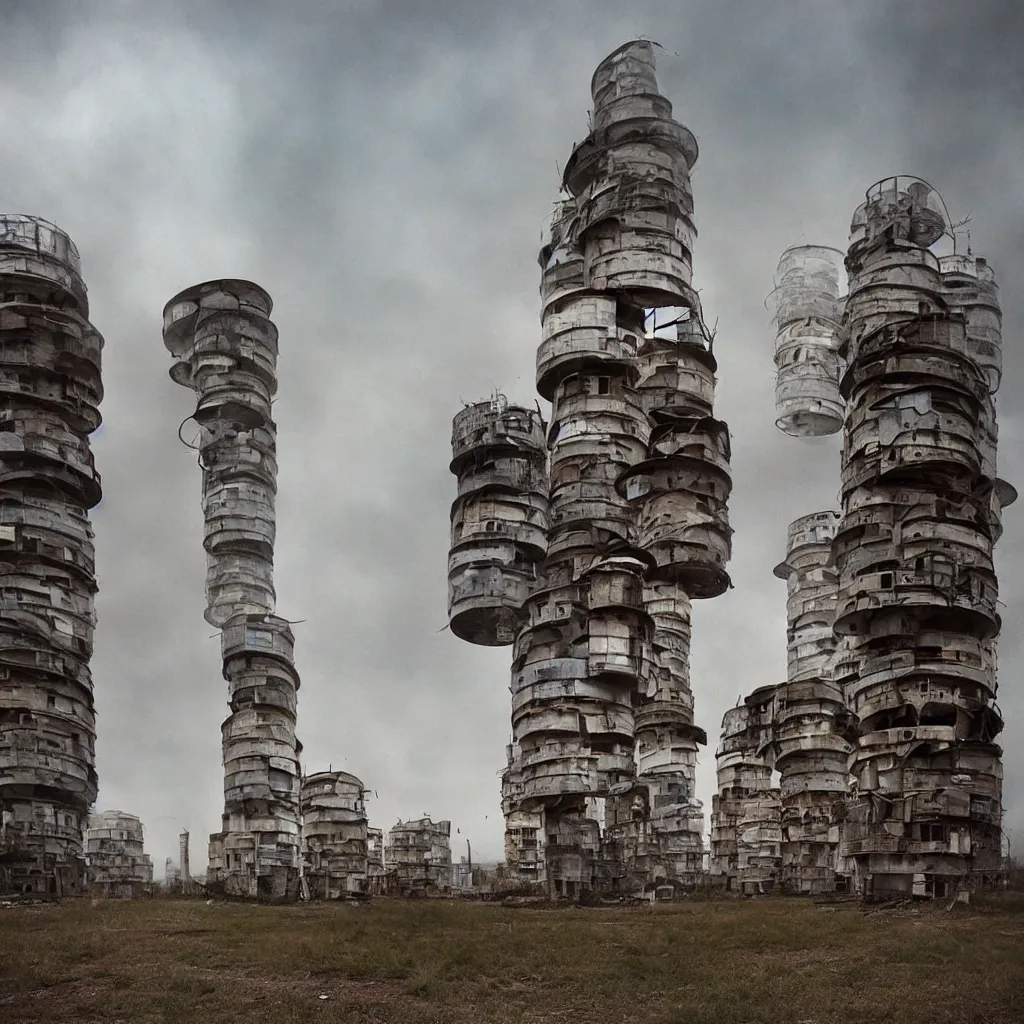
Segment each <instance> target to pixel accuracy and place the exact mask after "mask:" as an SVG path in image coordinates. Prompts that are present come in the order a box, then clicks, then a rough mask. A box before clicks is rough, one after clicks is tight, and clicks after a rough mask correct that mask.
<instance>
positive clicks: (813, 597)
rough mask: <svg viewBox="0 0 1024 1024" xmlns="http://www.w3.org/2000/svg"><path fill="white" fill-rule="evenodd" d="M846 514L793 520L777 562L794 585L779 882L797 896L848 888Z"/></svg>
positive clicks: (777, 711)
mask: <svg viewBox="0 0 1024 1024" xmlns="http://www.w3.org/2000/svg"><path fill="white" fill-rule="evenodd" d="M839 518H840V516H839V513H838V512H833V511H825V512H814V513H812V514H811V515H807V516H802V517H801V518H799V519H797V520H795V521H794V522H792V523H790V526H789V537H788V544H787V551H786V560H785V561H784V562H781V563H780V564H779V565H777V566H776V567H775V575H776V576H778V577H779V578H780V579H784V580H786V583H787V588H788V599H787V602H786V611H787V614H786V618H787V626H788V649H787V654H788V658H787V661H788V668H787V680H786V682H785V683H783V684H781V685H780V686H779V687H777V689H776V693H775V707H774V714H773V723H772V729H771V741H772V742H771V755H770V760H771V763H772V764H773V766H774V767H775V768H776V769H777V770H778V772H779V775H780V781H779V786H780V790H781V801H782V821H781V825H782V869H781V875H780V882H781V885H782V887H783V889H785V890H786V891H788V892H793V893H810V894H817V893H822V892H833V891H835V889H836V888H837V887H838V888H840V889H845V888H846V878H845V875H844V873H843V872H842V871H840V870H839V867H840V865H839V863H838V858H839V826H840V822H841V820H842V816H843V807H844V805H845V801H846V798H847V793H848V789H849V786H848V781H849V775H848V770H847V759H848V757H849V754H850V750H851V744H850V733H851V724H852V723H851V722H850V716H849V714H848V712H847V710H846V704H845V701H844V699H843V692H842V689H841V687H840V686H839V685H838V684H837V683H836V682H835V681H834V679H833V671H832V670H833V654H834V651H835V637H834V634H833V631H832V625H833V621H834V619H835V609H836V588H837V583H838V580H837V578H836V573H835V570H834V568H833V566H832V541H833V538H834V537H835V532H836V527H837V525H838V523H839Z"/></svg>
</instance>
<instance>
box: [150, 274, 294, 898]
mask: <svg viewBox="0 0 1024 1024" xmlns="http://www.w3.org/2000/svg"><path fill="white" fill-rule="evenodd" d="M271 308H272V303H271V300H270V296H269V295H267V293H266V292H265V291H263V289H262V288H260V287H258V286H257V285H254V284H252V283H251V282H248V281H236V280H221V281H210V282H207V283H205V284H200V285H196V286H194V287H192V288H189V289H187V290H185V291H183V292H181V293H180V294H179V295H177V296H175V297H174V298H173V299H171V301H170V302H168V303H167V305H166V307H165V308H164V343H165V345H166V346H167V348H168V349H169V351H170V352H171V354H172V355H174V356H175V357H176V359H177V360H178V361H177V362H176V363H175V364H174V366H173V367H172V368H171V378H172V379H173V380H174V381H175V382H176V383H178V384H182V385H184V386H187V387H191V388H192V389H193V390H194V391H195V392H196V396H197V403H196V411H195V413H194V414H193V418H194V419H195V420H196V422H197V424H198V425H199V455H200V465H201V466H202V469H203V515H204V520H205V539H204V547H205V549H206V553H207V580H206V596H207V609H206V619H207V621H208V622H210V623H211V624H212V625H214V626H217V627H219V628H221V630H222V632H221V655H222V658H223V663H224V678H225V680H226V681H227V683H228V700H229V704H230V709H231V714H230V716H229V717H228V718H227V720H226V721H225V722H224V724H223V726H222V727H221V735H222V746H223V756H224V773H225V774H224V816H223V822H224V824H223V832H221V833H217V834H214V835H213V836H211V840H210V844H211V845H210V849H211V855H210V864H211V874H212V875H213V876H214V877H213V878H212V879H211V880H212V881H214V882H216V883H218V884H223V885H224V888H225V890H226V891H227V892H229V893H233V894H237V895H253V896H254V895H257V894H260V895H262V894H267V895H284V894H285V893H289V892H291V891H292V890H293V889H294V888H295V886H296V885H297V879H298V856H299V842H300V839H299V805H298V802H299V766H298V753H299V751H300V750H301V745H300V744H299V743H298V742H297V740H296V738H295V706H296V693H297V690H298V688H299V676H298V673H297V672H296V671H295V662H294V651H293V648H294V638H293V636H292V632H291V629H290V627H289V625H288V623H287V621H285V620H284V619H282V618H280V617H278V616H277V615H275V614H274V600H275V595H274V586H273V564H274V563H273V559H274V532H275V520H274V500H275V495H276V490H277V457H276V433H277V428H276V426H275V424H274V421H273V419H272V418H271V401H272V399H273V395H274V393H275V391H276V390H277V375H276V362H277V328H276V327H275V326H274V324H273V323H272V322H271V321H270V319H269V317H270V312H271Z"/></svg>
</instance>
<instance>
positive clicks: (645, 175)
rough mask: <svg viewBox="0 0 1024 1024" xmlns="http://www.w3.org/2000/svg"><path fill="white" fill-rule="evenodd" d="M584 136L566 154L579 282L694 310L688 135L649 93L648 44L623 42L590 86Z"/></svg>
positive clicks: (641, 301)
mask: <svg viewBox="0 0 1024 1024" xmlns="http://www.w3.org/2000/svg"><path fill="white" fill-rule="evenodd" d="M591 94H592V96H593V100H594V107H593V130H592V131H591V133H590V135H589V136H588V137H587V139H586V140H584V141H583V142H582V143H580V144H579V145H578V146H577V147H576V148H575V149H574V150H573V153H572V156H571V157H570V158H569V162H568V163H567V165H566V169H565V174H564V175H563V185H564V187H565V188H567V189H568V190H569V192H570V193H571V194H572V195H573V196H575V197H576V198H577V202H578V208H579V226H578V229H577V237H578V245H579V249H580V252H581V253H582V254H583V260H584V267H585V273H586V278H587V283H588V284H589V286H590V287H591V288H592V289H594V290H595V291H607V292H614V293H624V294H625V295H626V296H628V298H629V301H630V302H631V303H632V304H633V305H634V306H635V307H637V308H640V309H649V308H654V307H662V306H693V305H696V296H695V294H694V292H693V289H692V287H691V276H692V269H693V268H692V263H693V243H694V239H695V237H696V233H697V232H696V228H695V227H694V223H693V195H692V192H691V189H690V169H691V168H692V167H693V165H694V163H695V162H696V160H697V143H696V140H695V139H694V137H693V134H692V133H691V132H690V131H689V130H688V129H686V128H684V127H683V126H682V125H681V124H679V123H678V122H677V121H674V120H673V119H672V104H671V103H670V102H669V101H668V100H667V99H666V98H665V97H664V96H662V95H661V94H660V93H659V92H658V85H657V81H656V79H655V74H654V49H653V45H652V44H651V43H650V42H647V41H645V40H638V41H635V42H632V43H627V44H625V45H624V46H622V47H620V48H619V49H618V50H616V51H615V52H614V53H612V54H610V55H609V56H608V57H606V58H605V60H603V61H602V62H601V64H600V65H599V66H598V68H597V71H596V72H595V73H594V78H593V81H592V82H591Z"/></svg>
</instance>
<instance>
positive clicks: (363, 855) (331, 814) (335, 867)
mask: <svg viewBox="0 0 1024 1024" xmlns="http://www.w3.org/2000/svg"><path fill="white" fill-rule="evenodd" d="M365 792H366V791H365V788H364V787H363V784H362V782H361V781H360V780H359V779H357V778H356V777H355V776H354V775H350V774H349V773H348V772H331V771H328V772H317V773H316V774H315V775H307V776H305V778H303V780H302V789H301V803H302V857H303V869H304V870H303V874H304V876H305V878H306V883H307V885H308V886H309V894H310V896H311V897H312V898H314V899H318V898H319V899H328V900H333V899H337V898H338V897H340V896H344V895H345V894H346V893H354V892H359V893H361V892H366V891H367V888H368V881H367V879H368V873H369V867H368V864H367V844H366V826H367V816H366V802H365V800H364V794H365Z"/></svg>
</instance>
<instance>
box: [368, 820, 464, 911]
mask: <svg viewBox="0 0 1024 1024" xmlns="http://www.w3.org/2000/svg"><path fill="white" fill-rule="evenodd" d="M451 833H452V826H451V822H449V821H431V820H430V818H420V819H418V820H417V821H399V822H398V823H397V824H395V825H393V826H392V827H391V831H389V832H388V835H387V841H386V842H385V844H384V864H385V867H386V869H387V873H388V875H389V877H390V879H392V880H393V888H394V889H395V890H397V892H398V894H399V895H402V896H425V895H428V894H429V893H441V892H447V891H448V890H450V889H451V886H452V850H451Z"/></svg>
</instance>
